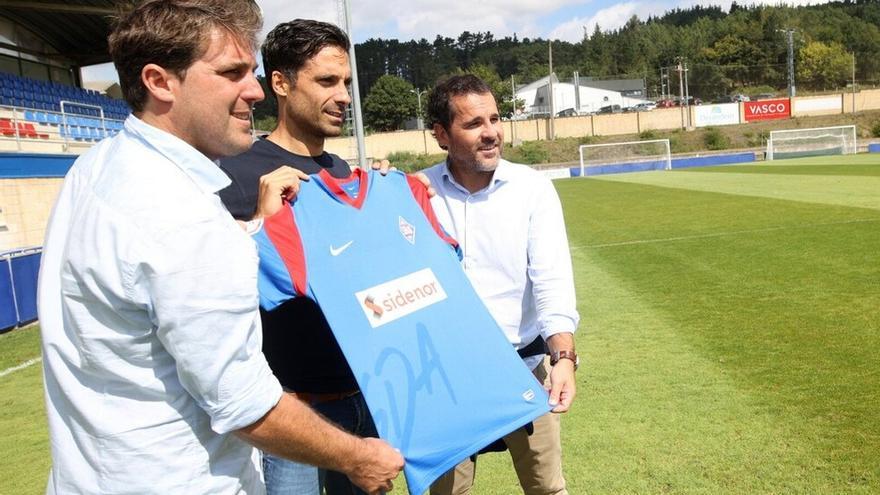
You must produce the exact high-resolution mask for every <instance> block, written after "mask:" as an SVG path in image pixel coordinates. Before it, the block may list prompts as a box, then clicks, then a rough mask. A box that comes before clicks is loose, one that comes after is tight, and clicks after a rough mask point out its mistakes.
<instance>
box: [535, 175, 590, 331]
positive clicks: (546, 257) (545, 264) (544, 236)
mask: <svg viewBox="0 0 880 495" xmlns="http://www.w3.org/2000/svg"><path fill="white" fill-rule="evenodd" d="M534 193H535V195H534V197H533V199H534V201H535V203H534V205H533V209H532V213H531V218H530V219H529V245H528V272H529V279H530V280H531V282H532V294H533V297H534V300H535V307H536V311H537V323H538V330H539V331H540V332H541V335H542V336H543V337H544V339H545V340H546V339H547V338H549V337H550V336H552V335H554V334H557V333H561V332H572V333H573V332H574V331H575V330H576V329H577V326H578V321H579V316H578V313H577V309H576V299H575V290H574V278H573V275H572V268H571V254H570V253H569V247H568V237H567V235H566V233H565V221H564V218H563V215H562V205H561V203H560V202H559V196H558V195H557V194H556V189H554V188H553V184H552V182H550V180H548V179H545V178H541V179H540V180H538V181H536V183H535V184H534Z"/></svg>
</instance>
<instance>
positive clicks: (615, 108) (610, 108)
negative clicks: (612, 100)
mask: <svg viewBox="0 0 880 495" xmlns="http://www.w3.org/2000/svg"><path fill="white" fill-rule="evenodd" d="M621 112H623V109H622V108H620V105H606V106H604V107H602V108H600V109H599V111H598V112H596V113H598V114H602V113H621Z"/></svg>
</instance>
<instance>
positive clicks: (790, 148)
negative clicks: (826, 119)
mask: <svg viewBox="0 0 880 495" xmlns="http://www.w3.org/2000/svg"><path fill="white" fill-rule="evenodd" d="M855 152H856V126H854V125H842V126H835V127H817V128H814V129H788V130H784V131H771V132H770V138H769V139H768V140H767V159H768V160H780V159H784V158H799V157H802V156H817V155H851V154H855Z"/></svg>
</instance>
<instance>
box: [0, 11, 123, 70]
mask: <svg viewBox="0 0 880 495" xmlns="http://www.w3.org/2000/svg"><path fill="white" fill-rule="evenodd" d="M125 3H126V2H120V1H117V0H65V1H60V0H56V1H41V0H0V16H2V17H5V18H7V19H9V20H10V21H12V22H14V23H16V24H19V25H21V26H22V27H24V28H25V29H27V30H29V31H31V32H32V33H33V34H35V35H37V36H39V37H40V38H42V39H43V40H45V41H46V43H48V44H49V45H50V46H51V47H53V48H54V49H55V50H57V52H58V54H60V55H62V56H64V57H65V58H67V59H69V60H72V61H73V62H74V63H76V64H77V65H79V66H84V65H93V64H98V63H103V62H109V61H110V55H109V54H108V53H107V35H108V34H109V33H110V26H111V19H112V18H113V17H114V16H115V15H116V14H117V12H119V9H120V6H122V5H124V4H125Z"/></svg>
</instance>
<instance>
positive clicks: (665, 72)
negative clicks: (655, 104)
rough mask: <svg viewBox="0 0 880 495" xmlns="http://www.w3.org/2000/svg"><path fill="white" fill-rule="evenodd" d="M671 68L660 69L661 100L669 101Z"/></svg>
mask: <svg viewBox="0 0 880 495" xmlns="http://www.w3.org/2000/svg"><path fill="white" fill-rule="evenodd" d="M669 92H670V91H669V67H660V99H661V100H668V99H669Z"/></svg>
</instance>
